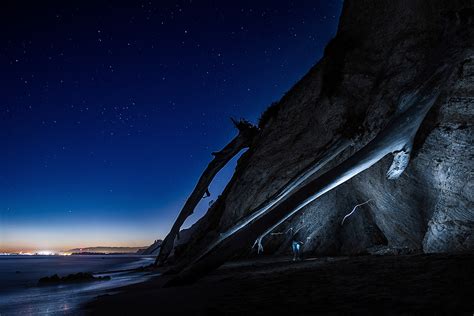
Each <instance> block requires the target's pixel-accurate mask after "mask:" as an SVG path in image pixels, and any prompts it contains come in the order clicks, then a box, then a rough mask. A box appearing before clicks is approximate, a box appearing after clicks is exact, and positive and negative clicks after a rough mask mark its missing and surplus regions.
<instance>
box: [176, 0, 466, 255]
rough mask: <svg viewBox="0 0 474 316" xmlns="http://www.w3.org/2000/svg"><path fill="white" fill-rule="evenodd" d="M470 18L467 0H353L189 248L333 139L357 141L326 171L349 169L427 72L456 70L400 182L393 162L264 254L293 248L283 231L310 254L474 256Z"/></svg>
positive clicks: (297, 221) (316, 210)
mask: <svg viewBox="0 0 474 316" xmlns="http://www.w3.org/2000/svg"><path fill="white" fill-rule="evenodd" d="M473 11H474V1H463V0H454V1H444V0H399V1H388V0H347V1H345V4H344V9H343V12H342V15H341V18H340V25H339V30H338V33H337V36H336V37H335V38H334V39H333V40H332V41H331V42H330V43H329V44H328V46H327V48H326V51H325V54H324V57H323V58H322V60H321V61H320V62H319V63H318V64H317V65H315V66H314V67H313V68H312V69H311V70H310V71H309V72H308V74H307V75H306V76H304V77H303V78H302V79H301V80H300V81H299V82H298V83H297V84H296V85H295V86H294V87H293V88H292V89H291V90H290V91H289V92H288V93H287V94H286V95H285V96H284V97H283V98H282V100H281V101H280V102H279V103H278V105H277V110H276V111H275V113H274V114H273V116H272V117H271V118H270V119H269V120H268V121H267V122H266V124H265V125H264V126H263V127H262V130H261V135H260V137H259V138H258V139H257V140H256V141H255V143H254V144H253V146H252V148H251V149H250V150H249V152H247V153H246V154H245V155H244V156H243V157H242V159H241V162H240V163H239V166H238V170H237V172H236V174H235V175H234V177H233V178H232V180H231V181H230V183H229V184H228V186H227V188H226V190H225V191H224V194H223V195H222V196H221V197H220V198H219V200H218V201H217V202H216V204H215V205H214V206H213V208H211V209H210V211H209V213H208V214H207V215H206V216H205V217H204V218H203V219H202V220H201V221H199V222H198V223H197V224H196V226H197V229H195V230H194V232H195V233H194V235H193V236H192V238H191V242H190V245H189V248H193V249H194V251H197V250H196V249H199V247H202V245H203V244H204V243H206V242H208V240H209V239H212V238H213V237H215V236H216V235H217V234H219V233H220V232H224V231H225V230H226V229H228V228H229V227H231V226H232V225H233V224H235V223H236V222H237V221H238V220H239V219H240V218H242V217H243V216H246V215H248V214H249V213H250V212H252V210H254V209H255V208H256V207H257V206H259V205H260V204H261V203H263V202H264V201H265V200H267V199H268V198H269V197H271V196H272V195H273V194H275V193H276V192H277V191H278V190H279V189H280V188H281V187H282V186H283V185H284V184H285V183H287V182H288V181H289V180H290V179H291V178H293V177H294V176H295V175H297V174H298V173H299V172H301V170H303V169H304V168H305V167H307V166H308V164H309V163H310V162H312V161H313V160H314V158H315V157H316V156H317V155H319V154H321V153H322V152H324V151H325V150H326V149H327V148H328V147H329V146H330V145H331V144H332V143H334V142H335V141H336V140H338V139H340V138H343V137H354V136H355V135H359V137H358V138H357V142H356V143H355V145H354V146H353V147H352V148H350V149H348V150H346V151H345V152H343V153H342V154H341V155H340V156H339V157H337V159H335V160H334V161H333V162H331V163H330V164H329V165H328V166H326V167H325V168H324V169H323V170H322V171H321V172H324V171H325V170H327V169H328V168H331V167H333V166H335V165H337V164H339V163H340V162H342V161H343V160H345V159H346V158H347V157H348V156H350V155H351V154H353V153H354V152H355V151H357V150H358V149H360V148H361V147H363V146H364V145H365V144H366V143H367V142H368V141H369V140H370V139H372V138H373V137H374V136H375V135H376V134H377V133H378V132H379V131H380V130H381V129H382V128H383V127H384V126H385V125H386V124H387V122H388V121H389V120H390V119H391V118H393V117H394V115H396V114H397V113H398V111H400V110H402V108H403V105H404V101H403V100H404V99H406V98H407V97H408V96H409V94H410V93H413V89H414V87H416V86H417V85H419V84H420V83H421V81H422V80H423V78H425V77H424V74H426V73H429V72H430V71H434V70H435V69H436V67H440V66H441V65H442V64H443V63H446V62H448V63H450V64H451V67H455V68H456V70H455V71H456V73H455V75H454V76H453V78H454V79H453V80H450V81H449V83H448V84H447V85H446V87H444V91H443V93H442V96H441V97H440V98H439V100H438V102H437V103H436V104H435V106H434V108H433V109H432V110H431V112H430V113H429V114H428V116H427V118H426V119H425V121H424V122H423V125H422V127H421V129H420V131H419V133H418V135H417V139H416V141H415V151H414V153H413V156H412V160H411V162H410V164H409V167H408V169H407V170H406V171H405V172H404V174H403V175H402V176H401V178H399V179H398V180H387V179H386V176H385V173H386V170H387V169H388V167H389V165H390V163H391V157H386V158H384V159H383V160H382V161H381V162H379V163H378V164H376V165H375V166H373V167H372V168H370V169H369V170H367V171H365V172H363V173H361V174H360V175H358V176H356V177H355V178H353V179H352V180H350V181H348V182H346V183H344V184H343V185H341V186H339V187H338V188H336V189H334V190H332V191H330V192H328V193H327V194H325V195H324V196H322V197H321V198H319V199H318V200H316V201H314V202H313V203H311V204H309V205H308V206H306V207H305V208H304V209H302V210H301V211H300V212H299V213H298V214H297V215H296V216H294V217H293V218H292V219H290V220H289V221H287V222H286V223H284V224H283V225H281V226H282V227H279V228H278V229H276V231H275V232H282V234H275V235H269V236H268V237H267V238H266V239H265V240H264V246H265V253H270V254H271V253H278V252H286V251H289V249H290V248H289V243H290V237H291V236H289V235H287V234H286V233H284V232H285V231H287V230H288V229H289V228H294V229H296V228H301V229H300V230H299V232H298V238H299V239H300V240H302V241H303V242H304V251H305V252H307V253H311V254H356V253H362V252H366V251H367V249H369V248H371V247H374V246H384V245H387V246H391V247H398V248H407V249H411V250H415V251H425V252H449V251H461V250H469V249H470V250H473V249H474V240H473V238H474V237H473V236H472V234H473V231H474V207H473V166H474V163H473V147H472V143H473V142H472V139H473V137H472V136H473V126H472V122H473V113H474V49H473V43H474V37H473V28H474V16H473ZM369 199H370V200H371V202H369V203H367V204H366V205H364V206H361V207H360V208H359V209H358V210H357V211H356V212H355V214H354V215H353V216H352V217H350V218H349V219H348V220H347V222H346V223H345V224H344V226H341V225H340V222H341V220H342V218H343V216H344V215H345V214H346V213H348V212H350V211H351V210H352V208H353V206H354V205H356V204H358V203H361V202H364V201H367V200H369ZM199 228H201V229H199ZM206 235H207V237H206ZM242 246H243V250H245V249H247V251H248V250H249V249H250V247H251V245H242ZM185 248H186V247H184V249H185ZM180 253H181V256H185V254H186V253H187V252H186V251H182V252H180Z"/></svg>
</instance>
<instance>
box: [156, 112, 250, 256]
mask: <svg viewBox="0 0 474 316" xmlns="http://www.w3.org/2000/svg"><path fill="white" fill-rule="evenodd" d="M232 122H233V123H234V125H235V127H236V128H237V129H238V131H239V134H238V135H237V136H236V137H235V138H234V139H232V141H231V142H230V143H228V144H227V145H226V146H225V147H224V148H223V149H222V150H221V151H218V152H213V153H212V155H213V156H214V159H213V160H212V161H211V162H210V163H209V164H208V165H207V167H206V169H205V170H204V172H203V173H202V175H201V177H200V178H199V180H198V182H197V184H196V187H195V188H194V190H193V192H192V193H191V195H190V196H189V197H188V199H187V200H186V203H185V204H184V206H183V208H182V209H181V212H180V213H179V215H178V218H177V219H176V221H175V222H174V224H173V226H172V227H171V230H170V232H169V233H168V235H167V236H166V237H165V239H164V240H163V243H162V244H161V249H160V253H159V255H158V256H157V258H156V261H155V264H157V265H163V263H164V262H165V261H166V259H168V257H169V255H170V254H171V251H172V250H173V246H174V241H175V239H176V237H177V236H178V234H179V230H180V229H181V226H182V225H183V224H184V222H185V221H186V219H187V218H188V217H189V216H190V215H191V214H193V212H194V209H195V208H196V206H197V205H198V203H199V201H200V200H201V199H202V198H203V197H204V196H205V195H206V193H208V192H209V191H208V188H209V185H210V184H211V182H212V180H213V179H214V177H215V175H216V174H217V173H218V172H219V171H220V170H221V169H222V168H223V167H224V166H225V165H226V164H227V163H228V162H229V161H230V160H231V159H232V158H233V157H234V156H235V155H237V154H238V153H239V152H240V151H241V150H242V149H244V148H247V147H249V146H250V144H251V143H252V140H253V139H254V138H255V136H256V135H257V133H258V129H257V128H256V127H255V126H253V125H252V124H250V123H249V122H247V121H245V120H240V121H239V122H237V121H235V120H232Z"/></svg>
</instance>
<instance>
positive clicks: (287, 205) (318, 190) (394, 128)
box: [169, 66, 452, 285]
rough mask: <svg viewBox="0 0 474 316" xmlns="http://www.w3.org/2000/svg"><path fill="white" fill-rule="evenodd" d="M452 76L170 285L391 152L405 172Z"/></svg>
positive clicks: (418, 93) (438, 80)
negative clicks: (422, 128) (428, 116)
mask: <svg viewBox="0 0 474 316" xmlns="http://www.w3.org/2000/svg"><path fill="white" fill-rule="evenodd" d="M451 73H452V68H449V67H447V66H443V67H440V68H439V70H438V71H437V72H435V74H434V75H432V76H431V77H430V78H429V79H428V80H427V81H426V82H425V83H424V84H423V85H421V87H420V88H419V89H417V90H415V91H413V92H412V93H411V95H410V98H409V100H408V101H407V102H409V107H408V108H407V109H406V110H405V111H404V112H403V113H401V114H399V115H398V116H397V117H395V118H394V119H393V120H392V121H391V122H390V123H389V124H388V125H387V126H386V127H385V128H384V129H383V130H382V131H381V132H380V133H379V134H378V135H377V136H376V137H375V138H374V139H373V140H372V141H370V142H369V143H368V144H367V145H365V146H364V147H363V148H362V149H360V150H359V151H358V152H356V153H355V154H354V155H352V156H351V157H350V158H348V159H347V160H346V161H344V162H343V163H341V164H339V165H338V166H336V167H335V168H333V169H331V170H329V171H328V172H326V173H324V174H323V175H321V176H319V177H317V178H316V179H314V180H311V181H310V182H308V183H306V184H305V185H303V186H301V187H300V188H299V189H297V190H296V191H295V192H294V193H293V194H291V195H289V196H288V197H287V198H286V199H285V200H284V201H282V202H281V203H279V204H277V205H276V206H275V207H274V208H272V209H271V210H269V211H267V212H266V213H265V214H263V215H262V216H260V217H258V218H257V219H255V220H254V221H251V222H249V223H247V224H246V225H244V226H242V227H239V229H236V230H235V233H233V234H231V235H229V236H227V238H225V239H222V240H220V242H219V243H217V244H216V245H215V246H214V247H213V248H212V249H210V250H207V251H206V252H205V253H204V254H203V255H201V256H199V257H198V258H197V259H196V260H195V261H194V262H193V263H192V264H191V265H190V266H188V267H187V268H186V269H184V270H183V271H182V272H181V273H180V274H179V275H178V276H177V277H176V278H175V279H173V280H171V281H170V283H169V285H172V284H181V283H187V282H191V281H193V280H194V279H196V278H199V277H200V276H202V275H203V274H205V273H207V272H209V271H212V270H213V269H215V268H216V267H218V266H220V265H221V264H222V263H224V262H225V261H227V260H228V259H229V258H231V257H232V256H233V255H235V253H236V251H237V250H239V249H241V248H242V247H245V246H246V245H248V246H251V245H252V242H253V241H255V240H257V239H258V238H259V237H260V236H262V235H265V234H266V233H268V232H271V231H272V230H273V229H274V228H275V227H276V226H278V225H280V224H281V223H283V222H284V221H286V220H287V219H288V218H290V217H291V216H293V215H294V214H295V213H296V212H298V211H299V210H301V209H302V208H304V207H305V206H306V205H308V204H309V203H311V202H313V201H314V200H316V199H317V198H318V197H320V196H321V195H323V194H325V193H326V192H328V191H330V190H332V189H333V188H335V187H337V186H339V185H340V184H342V183H344V182H346V181H347V180H349V179H351V178H352V177H354V176H356V175H357V174H359V173H361V172H362V171H364V170H366V169H368V168H370V167H371V166H372V165H374V164H375V163H377V162H378V161H380V160H381V159H382V158H384V157H385V156H386V155H388V154H390V153H392V154H394V156H395V160H394V164H396V165H397V166H396V167H397V168H400V166H401V165H403V169H404V168H405V167H406V166H407V164H408V162H406V163H404V164H400V163H399V161H398V157H400V155H399V154H400V153H401V152H402V151H403V152H404V153H405V155H404V157H409V156H408V155H407V154H408V153H409V152H410V151H411V148H412V145H413V141H414V137H415V135H416V132H417V130H418V128H419V126H420V125H421V123H422V121H423V119H424V118H425V116H426V114H427V113H428V111H429V110H430V109H431V107H432V106H433V104H434V103H435V101H436V100H437V99H438V97H439V95H440V93H441V91H442V85H443V84H444V83H445V82H446V81H447V79H448V78H449V76H450V75H451ZM393 169H394V166H391V167H390V169H389V171H392V170H393ZM402 171H403V170H398V171H397V174H398V175H399V174H401V172H402ZM387 176H388V177H389V178H393V173H392V172H389V173H388V175H387ZM262 232H263V233H262Z"/></svg>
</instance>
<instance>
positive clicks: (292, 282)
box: [83, 253, 474, 315]
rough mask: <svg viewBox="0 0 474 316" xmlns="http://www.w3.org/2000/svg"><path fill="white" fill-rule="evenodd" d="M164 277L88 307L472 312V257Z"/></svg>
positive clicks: (196, 311)
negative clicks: (193, 278)
mask: <svg viewBox="0 0 474 316" xmlns="http://www.w3.org/2000/svg"><path fill="white" fill-rule="evenodd" d="M169 279H170V276H160V277H157V278H154V279H152V280H149V281H147V282H144V283H141V284H136V285H132V286H128V287H126V288H124V289H123V291H122V292H120V293H118V294H114V295H105V296H102V297H99V298H98V299H97V300H95V301H93V302H90V303H88V304H87V305H85V306H84V307H83V311H84V312H86V313H90V314H95V315H103V314H117V315H137V314H154V315H245V314H251V315H315V314H340V313H360V314H362V313H377V314H381V313H383V314H420V313H421V314H431V315H432V314H435V315H439V314H450V315H453V314H466V315H473V313H474V253H470V254H449V255H447V254H432V255H405V256H360V257H333V258H328V257H326V258H311V259H306V260H304V261H302V262H296V263H295V262H291V261H289V260H288V258H283V257H279V258H268V257H267V258H262V259H258V260H254V261H241V262H234V263H231V264H227V265H225V266H223V267H221V268H220V269H218V270H216V271H215V272H213V273H212V274H210V275H208V276H206V277H204V278H203V279H201V280H199V281H198V282H196V283H195V284H192V285H185V286H176V287H167V288H164V287H163V284H164V283H166V281H168V280H169Z"/></svg>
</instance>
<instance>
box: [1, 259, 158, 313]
mask: <svg viewBox="0 0 474 316" xmlns="http://www.w3.org/2000/svg"><path fill="white" fill-rule="evenodd" d="M153 260H154V258H153V257H147V256H137V255H130V256H125V255H117V256H115V255H104V256H101V255H91V256H0V315H1V316H5V315H68V314H76V313H78V312H79V311H78V308H79V306H80V304H81V303H84V302H86V301H88V300H90V299H92V298H94V297H96V296H97V295H102V294H110V293H113V292H114V291H116V290H114V289H116V288H118V287H121V286H124V285H129V284H133V283H137V282H142V281H145V280H147V279H148V278H150V277H151V276H153V274H151V273H148V272H136V271H134V272H133V273H132V272H131V271H124V270H130V269H134V268H138V267H142V266H147V265H149V264H151V263H153ZM78 272H90V273H93V274H94V275H95V276H106V275H107V276H110V277H111V280H108V281H94V282H85V283H73V284H60V285H48V286H38V280H39V279H40V278H42V277H45V276H51V275H53V274H58V275H59V276H66V275H68V274H72V273H78Z"/></svg>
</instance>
